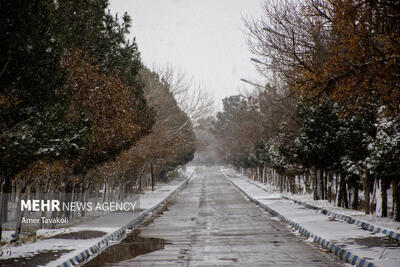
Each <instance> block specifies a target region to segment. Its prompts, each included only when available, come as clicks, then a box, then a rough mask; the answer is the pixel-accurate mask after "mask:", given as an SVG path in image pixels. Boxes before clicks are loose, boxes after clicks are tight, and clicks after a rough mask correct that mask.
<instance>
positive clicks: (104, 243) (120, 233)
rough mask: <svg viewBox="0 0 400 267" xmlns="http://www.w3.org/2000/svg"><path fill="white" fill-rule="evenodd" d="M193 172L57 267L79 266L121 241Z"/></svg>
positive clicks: (178, 189) (183, 185) (186, 182)
mask: <svg viewBox="0 0 400 267" xmlns="http://www.w3.org/2000/svg"><path fill="white" fill-rule="evenodd" d="M193 174H194V172H192V174H190V176H189V178H187V179H186V180H185V181H184V182H183V183H182V184H181V185H179V186H178V187H177V188H175V189H174V190H172V191H171V192H170V193H169V194H168V195H167V196H166V197H165V198H163V199H162V200H161V201H160V202H158V203H157V204H156V205H154V206H153V207H151V208H149V209H147V210H145V211H143V212H142V213H140V214H139V216H138V217H136V218H135V219H133V220H132V221H131V222H129V223H128V224H127V225H125V226H123V227H121V228H120V229H118V230H117V231H115V232H114V233H112V234H110V235H108V236H106V237H105V238H104V239H102V240H101V241H99V242H97V244H95V245H93V246H91V247H90V248H88V249H85V250H84V251H82V252H81V253H79V254H78V255H76V256H75V257H72V258H70V259H68V260H66V261H64V262H63V263H61V264H59V265H57V267H72V266H81V265H83V264H85V263H87V262H88V261H89V260H92V259H94V258H95V257H96V256H98V255H99V254H101V252H103V251H104V250H105V249H107V248H108V247H109V246H110V243H111V242H113V241H114V242H117V241H121V240H122V239H123V237H124V234H125V233H126V230H127V229H132V228H133V227H134V226H135V225H137V224H139V223H140V222H141V221H143V219H144V218H145V217H146V216H147V215H149V214H150V213H152V212H153V211H154V210H156V209H158V208H159V207H160V206H161V205H163V203H164V202H165V201H166V200H167V199H168V198H170V197H171V196H172V195H173V194H175V193H176V192H178V191H180V190H181V189H182V188H183V187H185V186H186V185H187V184H188V183H189V182H190V180H191V179H192V177H193ZM110 241H111V242H110Z"/></svg>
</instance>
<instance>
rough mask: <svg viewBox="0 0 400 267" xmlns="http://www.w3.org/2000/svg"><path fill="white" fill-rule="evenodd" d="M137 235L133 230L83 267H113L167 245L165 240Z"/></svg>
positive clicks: (137, 231) (138, 231)
mask: <svg viewBox="0 0 400 267" xmlns="http://www.w3.org/2000/svg"><path fill="white" fill-rule="evenodd" d="M139 234H140V230H134V231H133V232H132V233H130V234H129V235H128V236H127V237H126V238H125V239H124V240H122V241H121V242H120V243H118V244H116V245H113V246H111V247H109V248H108V249H106V250H105V251H104V252H102V253H101V254H100V255H99V256H97V257H96V258H94V259H93V260H91V261H89V262H88V263H87V264H85V267H86V266H88V267H97V266H113V265H114V264H115V263H118V262H121V261H124V260H129V259H132V258H134V257H137V256H139V255H142V254H147V253H150V252H153V251H156V250H161V249H164V246H165V245H166V244H167V241H166V240H165V239H161V238H147V237H141V236H139Z"/></svg>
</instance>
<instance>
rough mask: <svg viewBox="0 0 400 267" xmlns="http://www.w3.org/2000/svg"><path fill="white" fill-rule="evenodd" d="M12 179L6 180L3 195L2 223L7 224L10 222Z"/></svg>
mask: <svg viewBox="0 0 400 267" xmlns="http://www.w3.org/2000/svg"><path fill="white" fill-rule="evenodd" d="M10 189H11V186H10V178H9V177H6V178H5V179H4V184H3V189H2V191H1V192H2V194H1V215H0V219H1V222H2V223H6V222H7V221H8V200H9V196H10Z"/></svg>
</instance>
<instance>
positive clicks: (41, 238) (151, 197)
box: [1, 168, 194, 266]
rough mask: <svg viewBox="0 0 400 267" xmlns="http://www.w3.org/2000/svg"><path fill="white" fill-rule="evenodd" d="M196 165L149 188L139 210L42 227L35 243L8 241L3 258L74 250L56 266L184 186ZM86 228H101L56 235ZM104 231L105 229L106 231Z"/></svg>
mask: <svg viewBox="0 0 400 267" xmlns="http://www.w3.org/2000/svg"><path fill="white" fill-rule="evenodd" d="M193 171H194V168H187V169H186V171H185V172H184V177H185V178H184V179H177V180H174V181H172V182H170V183H168V184H159V185H157V186H156V187H155V190H154V191H147V192H144V193H143V194H141V195H140V197H139V207H136V208H137V210H135V211H125V212H110V213H107V214H105V215H103V216H99V217H98V218H95V219H92V220H89V221H86V222H82V223H80V224H78V225H76V226H73V227H67V228H59V229H40V230H38V231H37V232H36V237H37V239H35V240H32V242H31V243H26V244H23V245H21V246H10V245H6V246H3V247H2V248H1V250H2V251H3V252H4V253H3V255H2V257H1V259H2V260H3V259H9V258H22V257H27V256H31V255H35V254H38V253H40V252H41V251H45V250H70V252H68V253H64V254H63V255H62V256H61V257H60V258H58V259H57V260H55V261H52V262H49V263H48V264H47V265H46V266H56V265H58V264H62V263H63V262H64V261H67V260H68V259H70V258H72V257H74V256H76V255H77V254H79V253H80V252H82V251H84V250H85V249H88V248H89V247H91V246H93V245H95V244H96V243H98V242H99V241H101V240H102V239H104V237H106V236H107V235H109V234H112V233H114V232H115V231H117V230H118V229H120V228H121V227H123V226H125V225H127V224H128V223H129V222H131V221H132V220H133V219H135V218H136V217H137V216H139V215H140V214H141V212H142V211H143V210H147V209H149V208H152V207H154V206H155V205H157V204H158V203H160V202H161V201H163V200H164V199H165V198H166V197H167V196H168V195H169V194H170V193H171V192H172V191H173V190H175V189H176V188H178V187H179V186H181V185H182V184H183V183H184V182H185V181H186V177H190V175H191V174H192V173H193ZM82 231H100V233H98V234H97V235H99V234H100V236H96V237H94V238H88V239H81V238H77V239H73V238H72V239H70V238H56V237H54V236H55V235H58V234H67V233H74V232H82ZM102 232H103V233H102ZM12 233H13V231H5V232H3V238H4V237H6V238H7V237H8V238H9V239H10V238H11V234H12Z"/></svg>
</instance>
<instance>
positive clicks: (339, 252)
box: [224, 174, 376, 267]
mask: <svg viewBox="0 0 400 267" xmlns="http://www.w3.org/2000/svg"><path fill="white" fill-rule="evenodd" d="M224 175H225V174H224ZM225 177H226V178H227V179H228V180H229V181H230V182H231V184H232V185H233V186H235V187H236V188H237V189H238V190H239V191H240V192H242V193H243V194H244V195H245V196H246V197H247V198H248V199H249V200H250V201H252V202H254V203H256V204H257V205H259V206H260V207H262V208H263V209H265V210H266V211H268V212H269V213H271V214H272V215H274V216H277V217H278V218H279V219H281V220H282V221H284V222H285V223H287V224H289V225H290V226H292V227H293V228H294V229H296V231H298V232H299V233H300V234H301V235H302V236H304V237H307V238H312V239H313V242H315V243H317V244H318V245H320V246H322V247H323V248H325V249H328V250H329V251H330V252H331V253H334V254H335V255H336V256H337V257H339V258H340V259H341V260H343V261H344V262H346V263H350V264H352V265H356V266H357V267H376V265H374V264H373V263H371V262H368V261H367V260H365V259H364V258H362V257H360V256H357V255H354V254H352V253H351V252H350V251H348V250H346V249H344V248H341V247H339V246H338V245H335V244H334V243H332V242H330V241H328V240H325V239H323V238H322V237H320V236H317V235H316V234H314V233H312V232H310V231H308V230H307V229H305V228H304V227H303V226H301V225H300V224H298V223H296V222H294V221H292V220H289V219H287V218H286V217H284V216H282V215H281V214H279V213H278V212H277V211H275V210H273V209H271V208H270V207H268V206H267V205H265V204H263V203H261V202H260V201H258V200H257V199H255V198H253V197H251V196H250V195H249V194H247V193H246V192H245V191H244V190H243V189H241V188H240V187H239V186H237V185H236V184H235V183H234V182H233V181H232V180H231V179H230V178H229V177H227V176H226V175H225Z"/></svg>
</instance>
